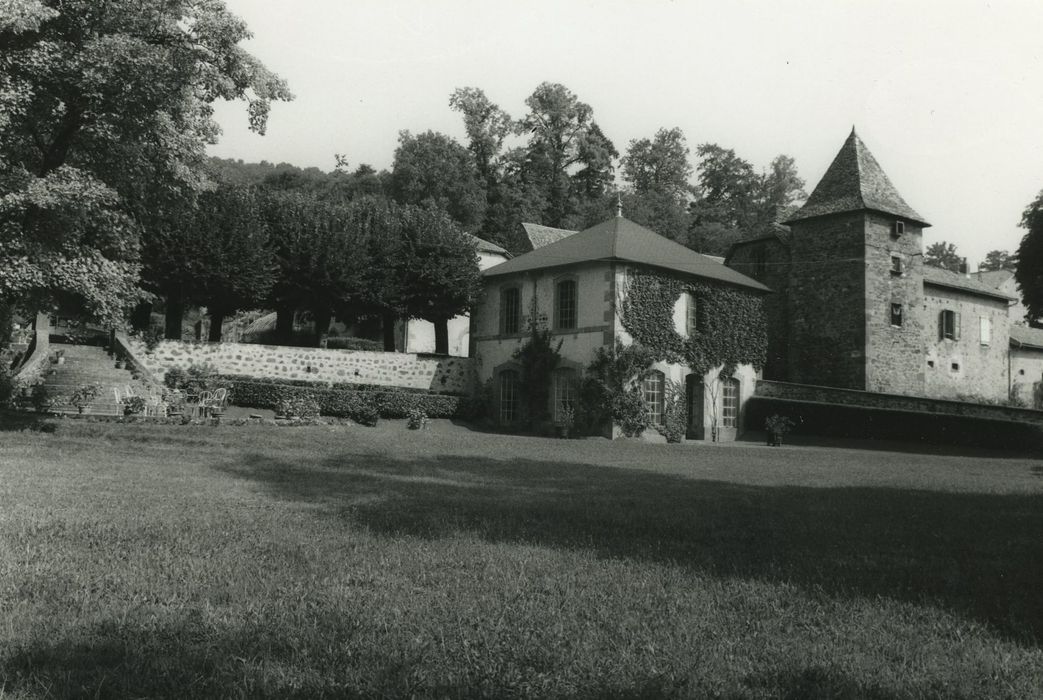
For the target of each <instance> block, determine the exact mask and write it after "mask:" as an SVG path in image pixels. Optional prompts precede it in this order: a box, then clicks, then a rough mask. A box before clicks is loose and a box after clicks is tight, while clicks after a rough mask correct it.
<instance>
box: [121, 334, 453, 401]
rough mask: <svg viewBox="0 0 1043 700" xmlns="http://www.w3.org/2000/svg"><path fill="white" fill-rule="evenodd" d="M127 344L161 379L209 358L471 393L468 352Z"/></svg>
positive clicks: (244, 370)
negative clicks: (151, 347)
mask: <svg viewBox="0 0 1043 700" xmlns="http://www.w3.org/2000/svg"><path fill="white" fill-rule="evenodd" d="M128 346H129V348H130V349H131V351H132V352H133V354H134V356H135V358H136V359H137V360H138V361H139V362H140V363H141V365H142V366H144V367H145V368H146V369H147V370H148V371H149V372H150V373H151V374H152V375H153V377H155V379H157V380H160V381H162V378H163V375H164V374H165V373H166V371H167V370H168V369H171V368H174V367H180V368H181V369H188V368H189V367H191V366H192V365H194V364H204V363H209V364H211V365H213V366H214V367H215V368H216V369H217V371H218V372H220V373H221V374H241V375H245V376H250V377H267V378H272V379H299V380H306V381H314V382H317V383H321V382H350V383H356V384H376V385H380V386H392V387H408V388H413V389H428V390H430V391H435V392H440V393H452V394H469V393H470V392H471V390H472V387H473V373H474V368H473V361H472V360H471V359H470V358H466V357H449V356H442V355H439V356H433V355H430V356H429V355H417V354H411V353H391V352H364V351H357V350H324V349H319V348H295V347H287V346H278V345H253V344H246V343H187V342H180V341H173V340H165V341H163V342H161V343H160V344H159V345H158V346H157V347H156V348H155V350H154V351H152V352H151V353H149V352H147V351H146V348H145V346H144V344H143V343H142V342H141V341H140V340H137V339H129V340H128Z"/></svg>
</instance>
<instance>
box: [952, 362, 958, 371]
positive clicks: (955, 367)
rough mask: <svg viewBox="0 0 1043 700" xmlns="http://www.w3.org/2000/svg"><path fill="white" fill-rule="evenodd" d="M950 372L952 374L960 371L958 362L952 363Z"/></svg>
mask: <svg viewBox="0 0 1043 700" xmlns="http://www.w3.org/2000/svg"><path fill="white" fill-rule="evenodd" d="M952 371H953V372H959V371H960V363H959V362H953V363H952Z"/></svg>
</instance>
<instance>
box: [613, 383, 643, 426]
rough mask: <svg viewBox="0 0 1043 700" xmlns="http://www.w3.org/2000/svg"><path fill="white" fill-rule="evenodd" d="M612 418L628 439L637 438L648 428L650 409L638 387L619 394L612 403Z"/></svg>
mask: <svg viewBox="0 0 1043 700" xmlns="http://www.w3.org/2000/svg"><path fill="white" fill-rule="evenodd" d="M612 417H613V418H615V420H616V422H617V423H619V427H620V428H622V429H623V434H624V435H626V436H627V437H637V436H638V435H640V434H641V433H643V432H644V430H645V428H647V427H648V408H647V407H646V406H645V399H644V397H642V396H641V390H640V389H638V388H637V387H634V388H632V389H630V390H629V391H625V392H623V393H621V394H618V395H617V396H616V397H615V399H614V400H613V402H612Z"/></svg>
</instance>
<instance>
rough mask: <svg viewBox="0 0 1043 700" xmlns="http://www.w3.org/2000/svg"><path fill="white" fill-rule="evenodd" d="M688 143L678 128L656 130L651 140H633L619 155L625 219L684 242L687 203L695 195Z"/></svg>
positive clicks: (687, 225) (687, 224) (688, 218)
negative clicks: (625, 189) (624, 151)
mask: <svg viewBox="0 0 1043 700" xmlns="http://www.w3.org/2000/svg"><path fill="white" fill-rule="evenodd" d="M688 154H689V150H688V145H687V143H686V142H685V138H684V133H683V132H682V131H681V130H680V129H678V128H673V129H660V130H659V131H657V132H656V134H655V137H654V138H652V139H635V140H633V141H631V142H630V145H629V147H628V148H627V153H626V155H625V156H623V160H622V169H623V181H624V182H626V183H627V185H628V187H627V192H626V193H625V194H624V196H623V205H624V206H623V210H624V212H625V214H626V216H627V218H629V219H631V220H633V221H636V222H638V223H640V224H643V225H645V226H647V227H649V228H650V229H652V230H653V231H656V232H658V233H660V234H662V235H664V236H670V237H673V238H675V239H678V240H679V242H681V243H686V242H687V237H686V232H687V230H688V228H689V225H690V223H691V217H690V215H689V212H688V205H689V204H690V203H691V201H692V199H693V198H694V195H695V188H694V187H693V186H692V184H691V182H690V178H691V176H692V166H691V163H689V161H688Z"/></svg>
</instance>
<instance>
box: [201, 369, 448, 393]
mask: <svg viewBox="0 0 1043 700" xmlns="http://www.w3.org/2000/svg"><path fill="white" fill-rule="evenodd" d="M217 379H218V380H220V381H223V382H237V383H242V384H274V385H278V386H300V387H306V388H310V389H341V390H346V391H398V392H401V393H404V394H430V393H432V392H431V391H430V390H428V389H418V388H415V387H408V386H399V387H388V386H385V385H383V384H360V383H358V382H316V381H309V380H307V379H281V378H271V379H269V378H265V377H251V376H248V375H245V374H219V375H217ZM454 395H455V394H454Z"/></svg>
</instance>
